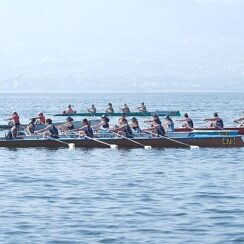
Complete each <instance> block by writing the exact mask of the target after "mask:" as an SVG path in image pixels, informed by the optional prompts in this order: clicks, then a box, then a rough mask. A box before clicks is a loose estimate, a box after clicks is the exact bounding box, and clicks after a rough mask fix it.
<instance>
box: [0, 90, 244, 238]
mask: <svg viewBox="0 0 244 244" xmlns="http://www.w3.org/2000/svg"><path fill="white" fill-rule="evenodd" d="M108 102H112V103H113V105H114V108H115V110H118V109H119V108H120V107H121V106H122V105H123V103H125V102H126V103H127V104H128V105H129V106H130V108H131V111H134V110H136V107H137V106H139V105H140V103H141V102H144V103H145V104H146V106H147V108H148V110H149V111H153V110H180V111H181V113H182V114H183V113H184V112H188V113H189V115H190V116H191V117H192V118H193V119H194V122H195V124H196V125H199V126H207V124H206V122H204V121H203V119H204V118H206V117H211V116H212V115H213V113H214V112H218V113H219V115H220V117H222V118H223V120H224V122H225V124H226V125H229V126H233V125H234V124H233V119H234V118H236V117H238V116H239V115H241V114H242V112H243V110H244V107H243V104H244V94H239V93H236V94H230V93H229V94H228V93H226V94H223V93H220V94H216V93H210V94H207V93H197V94H190V93H189V94H187V93H179V94H175V93H163V94H72V95H71V94H1V96H0V104H1V109H0V120H1V124H3V123H6V122H4V121H3V119H4V118H6V117H7V116H9V115H10V114H11V112H13V111H17V112H18V113H19V114H20V116H21V121H22V122H25V123H27V122H28V121H29V118H31V117H33V116H36V114H37V113H38V112H44V113H45V114H46V115H47V117H51V118H53V119H54V120H55V121H60V120H63V119H64V118H57V117H52V114H55V113H59V112H62V111H63V110H64V109H66V107H67V105H69V104H71V105H74V106H75V108H76V110H77V111H82V110H83V111H85V109H86V108H88V107H89V106H90V105H91V104H95V105H96V107H97V110H98V111H99V110H100V111H102V110H104V108H105V107H106V105H107V103H108ZM174 119H175V118H174ZM116 121H117V118H111V122H112V123H116ZM140 122H141V125H144V124H143V121H142V119H141V120H140ZM0 242H1V243H233V242H236V243H243V242H244V149H243V148H231V149H208V148H200V150H190V149H151V150H144V149H127V150H125V149H119V150H112V149H75V150H69V149H68V147H67V148H61V149H55V150H54V149H6V148H0Z"/></svg>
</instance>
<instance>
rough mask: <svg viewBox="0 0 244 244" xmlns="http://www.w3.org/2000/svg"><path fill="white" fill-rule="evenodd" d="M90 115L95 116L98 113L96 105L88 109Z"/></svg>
mask: <svg viewBox="0 0 244 244" xmlns="http://www.w3.org/2000/svg"><path fill="white" fill-rule="evenodd" d="M87 112H88V113H91V114H95V113H96V112H97V109H96V108H95V105H94V104H92V106H91V107H90V108H88V109H87Z"/></svg>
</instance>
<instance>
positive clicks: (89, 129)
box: [83, 126, 93, 137]
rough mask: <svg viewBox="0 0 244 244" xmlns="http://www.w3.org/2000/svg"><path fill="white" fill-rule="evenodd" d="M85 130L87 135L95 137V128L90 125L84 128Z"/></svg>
mask: <svg viewBox="0 0 244 244" xmlns="http://www.w3.org/2000/svg"><path fill="white" fill-rule="evenodd" d="M83 131H84V132H85V134H86V136H89V137H93V130H92V128H91V127H90V126H87V127H85V128H83Z"/></svg>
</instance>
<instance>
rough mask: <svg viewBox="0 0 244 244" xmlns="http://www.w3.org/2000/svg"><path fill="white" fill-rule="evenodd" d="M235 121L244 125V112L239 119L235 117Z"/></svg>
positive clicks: (241, 125)
mask: <svg viewBox="0 0 244 244" xmlns="http://www.w3.org/2000/svg"><path fill="white" fill-rule="evenodd" d="M234 122H235V123H238V124H240V125H239V126H240V127H244V112H243V115H242V117H240V118H239V119H235V120H234Z"/></svg>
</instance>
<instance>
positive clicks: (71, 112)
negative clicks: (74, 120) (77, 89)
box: [63, 105, 76, 114]
mask: <svg viewBox="0 0 244 244" xmlns="http://www.w3.org/2000/svg"><path fill="white" fill-rule="evenodd" d="M75 113H76V110H75V109H73V108H72V106H71V105H69V106H68V110H66V111H64V112H63V114H75Z"/></svg>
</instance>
